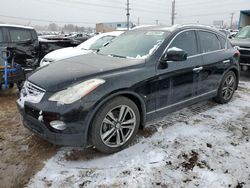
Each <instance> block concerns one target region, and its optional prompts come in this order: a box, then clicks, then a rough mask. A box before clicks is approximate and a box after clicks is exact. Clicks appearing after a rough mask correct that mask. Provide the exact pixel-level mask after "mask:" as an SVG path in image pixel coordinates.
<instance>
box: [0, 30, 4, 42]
mask: <svg viewBox="0 0 250 188" xmlns="http://www.w3.org/2000/svg"><path fill="white" fill-rule="evenodd" d="M0 42H3V30H2V29H0Z"/></svg>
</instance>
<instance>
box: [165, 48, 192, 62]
mask: <svg viewBox="0 0 250 188" xmlns="http://www.w3.org/2000/svg"><path fill="white" fill-rule="evenodd" d="M187 57H188V54H187V52H186V51H184V50H182V49H180V48H176V47H173V48H170V49H168V51H167V54H166V56H165V57H164V60H166V61H185V60H187Z"/></svg>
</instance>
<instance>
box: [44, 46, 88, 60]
mask: <svg viewBox="0 0 250 188" xmlns="http://www.w3.org/2000/svg"><path fill="white" fill-rule="evenodd" d="M91 52H92V50H84V49H81V48H76V47H68V48H62V49H59V50H55V51H53V52H50V53H48V54H47V55H46V56H45V57H44V59H48V60H50V61H58V60H61V59H66V58H70V57H74V56H78V55H83V54H88V53H91Z"/></svg>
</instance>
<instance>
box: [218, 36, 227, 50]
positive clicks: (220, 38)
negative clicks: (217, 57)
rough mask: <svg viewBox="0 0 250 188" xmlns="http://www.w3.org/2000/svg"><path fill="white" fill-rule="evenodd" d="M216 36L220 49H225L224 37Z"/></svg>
mask: <svg viewBox="0 0 250 188" xmlns="http://www.w3.org/2000/svg"><path fill="white" fill-rule="evenodd" d="M218 38H219V41H220V46H221V49H225V47H226V39H225V38H223V37H221V36H218Z"/></svg>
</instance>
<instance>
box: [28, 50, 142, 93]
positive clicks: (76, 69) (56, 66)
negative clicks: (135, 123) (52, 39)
mask: <svg viewBox="0 0 250 188" xmlns="http://www.w3.org/2000/svg"><path fill="white" fill-rule="evenodd" d="M144 62H145V59H126V58H118V57H110V56H104V55H99V54H94V53H92V54H87V55H81V56H75V57H72V58H68V59H64V60H61V61H57V62H55V63H52V64H50V65H47V66H45V67H42V68H40V69H38V70H37V71H36V72H34V73H33V74H32V75H31V76H29V78H28V80H29V81H30V82H32V83H33V84H35V85H37V86H39V87H41V88H43V89H45V90H46V91H51V92H54V91H59V90H63V89H65V88H67V87H69V86H70V85H72V84H74V83H77V82H80V81H83V80H86V79H88V78H95V77H98V76H100V75H101V74H105V73H107V72H108V71H113V70H116V69H117V70H119V69H123V68H126V67H130V66H134V65H137V64H141V63H144Z"/></svg>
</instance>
